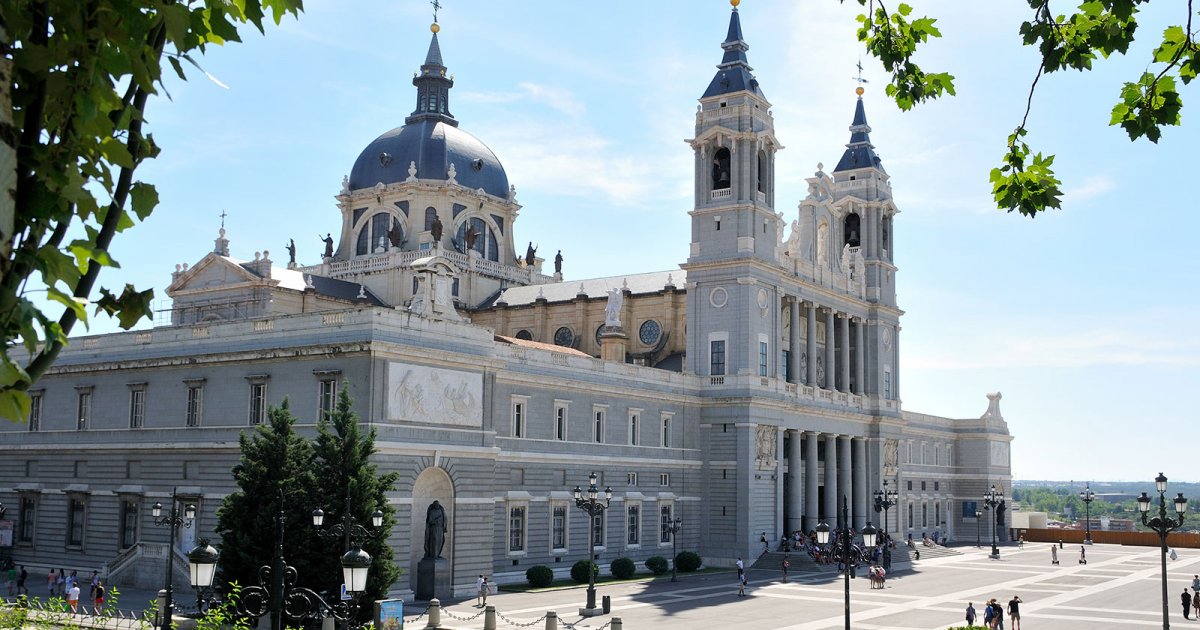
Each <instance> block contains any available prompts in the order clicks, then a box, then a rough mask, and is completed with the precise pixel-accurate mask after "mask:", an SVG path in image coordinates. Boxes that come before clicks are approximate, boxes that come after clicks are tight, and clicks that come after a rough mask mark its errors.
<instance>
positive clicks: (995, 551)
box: [983, 484, 1004, 559]
mask: <svg viewBox="0 0 1200 630" xmlns="http://www.w3.org/2000/svg"><path fill="white" fill-rule="evenodd" d="M1003 501H1004V493H1003V492H997V491H996V486H995V484H992V488H991V490H988V491H987V492H986V493H984V495H983V504H984V505H986V506H987V507H988V508H989V509H990V510H991V511H992V514H993V515H997V514H999V512H997V511H996V506H998V505H1000V503H1001V502H1003ZM992 557H993V558H997V559H998V558H999V557H1000V547H997V546H996V519H995V518H993V519H992Z"/></svg>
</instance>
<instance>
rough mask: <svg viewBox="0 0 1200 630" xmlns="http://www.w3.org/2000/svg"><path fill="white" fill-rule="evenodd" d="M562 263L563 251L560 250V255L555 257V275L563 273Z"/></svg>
mask: <svg viewBox="0 0 1200 630" xmlns="http://www.w3.org/2000/svg"><path fill="white" fill-rule="evenodd" d="M562 261H563V257H562V250H561V249H560V250H558V253H557V254H555V255H554V273H559V274H561V273H562Z"/></svg>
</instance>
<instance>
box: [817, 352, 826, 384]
mask: <svg viewBox="0 0 1200 630" xmlns="http://www.w3.org/2000/svg"><path fill="white" fill-rule="evenodd" d="M817 382H818V383H824V382H825V357H817Z"/></svg>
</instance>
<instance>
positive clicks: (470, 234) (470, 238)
mask: <svg viewBox="0 0 1200 630" xmlns="http://www.w3.org/2000/svg"><path fill="white" fill-rule="evenodd" d="M478 239H479V231H478V230H476V229H475V226H474V225H468V226H467V231H466V233H464V234H463V241H464V242H465V243H466V245H467V251H470V250H472V249H475V241H476V240H478Z"/></svg>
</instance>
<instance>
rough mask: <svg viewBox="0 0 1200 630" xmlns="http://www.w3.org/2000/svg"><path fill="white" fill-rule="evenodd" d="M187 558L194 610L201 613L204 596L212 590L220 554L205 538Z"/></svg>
mask: <svg viewBox="0 0 1200 630" xmlns="http://www.w3.org/2000/svg"><path fill="white" fill-rule="evenodd" d="M187 556H188V575H189V576H191V581H192V588H193V589H195V590H196V610H198V611H200V612H203V611H204V601H205V595H206V593H207V592H208V589H210V588H212V583H213V578H214V577H215V576H216V573H217V559H218V558H219V557H220V554H219V553H217V550H216V549H213V547H212V545H210V544H208V539H207V538H201V539H200V541H199V542H197V543H196V546H195V548H193V549H192V550H191V551H189V552H188V555H187Z"/></svg>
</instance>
